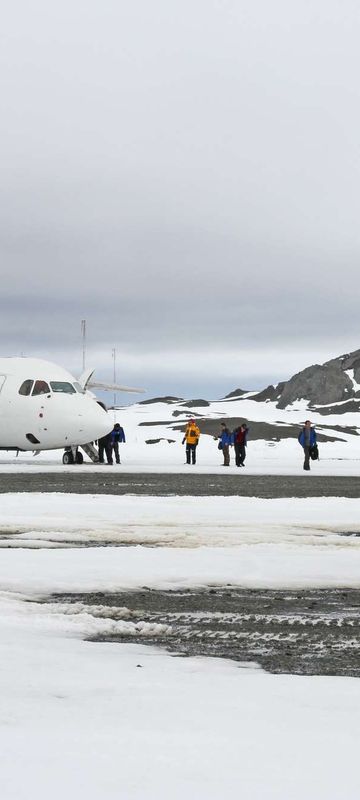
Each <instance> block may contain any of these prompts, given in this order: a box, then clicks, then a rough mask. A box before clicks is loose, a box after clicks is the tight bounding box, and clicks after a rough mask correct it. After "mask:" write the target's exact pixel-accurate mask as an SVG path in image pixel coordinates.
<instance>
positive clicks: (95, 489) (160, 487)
mask: <svg viewBox="0 0 360 800" xmlns="http://www.w3.org/2000/svg"><path fill="white" fill-rule="evenodd" d="M4 492H64V493H70V494H112V495H123V494H135V495H150V496H158V497H161V496H169V495H190V496H203V495H213V496H214V495H219V496H220V495H221V496H228V497H230V496H242V497H260V498H273V497H360V479H359V478H357V477H349V476H335V475H334V476H327V475H324V476H320V475H311V474H307V475H302V474H301V475H248V474H247V475H246V474H244V473H243V471H241V473H239V474H238V473H236V474H235V475H234V474H227V475H222V474H221V475H218V474H213V473H209V474H205V473H202V474H196V473H194V472H192V473H191V474H190V473H189V474H183V473H165V472H164V473H158V472H157V473H155V472H154V473H146V472H145V473H141V472H139V473H134V472H128V473H127V472H123V471H122V470H121V471H120V470H119V471H115V472H112V471H111V472H104V473H101V472H99V471H96V472H95V471H94V472H93V473H86V472H83V471H82V472H77V471H76V467H75V468H74V471H73V472H60V473H59V472H56V473H50V472H39V473H26V472H16V473H14V472H13V473H7V472H2V473H1V475H0V493H4Z"/></svg>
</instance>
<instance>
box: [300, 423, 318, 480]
mask: <svg viewBox="0 0 360 800" xmlns="http://www.w3.org/2000/svg"><path fill="white" fill-rule="evenodd" d="M298 442H299V444H301V447H303V449H304V456H305V458H304V469H310V450H311V448H312V447H314V445H315V444H316V433H315V429H314V428H312V427H311V422H310V420H309V419H307V420H306V422H305V425H304V427H303V428H302V430H301V431H300V433H299V436H298Z"/></svg>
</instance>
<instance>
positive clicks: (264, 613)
mask: <svg viewBox="0 0 360 800" xmlns="http://www.w3.org/2000/svg"><path fill="white" fill-rule="evenodd" d="M52 599H54V598H52ZM56 599H59V600H61V601H62V602H63V601H64V600H65V601H67V602H71V603H72V602H77V601H80V602H82V603H85V604H89V612H90V613H94V609H96V608H97V609H98V611H97V612H95V613H96V616H97V617H98V616H104V617H106V618H110V619H111V618H112V619H115V620H118V619H122V618H124V619H127V620H129V619H130V620H131V621H132V622H134V623H135V624H138V625H139V632H138V634H135V635H131V636H126V635H121V636H119V635H117V636H116V635H115V636H114V635H112V636H102V637H96V638H95V639H94V641H118V642H124V641H128V642H134V641H136V642H139V643H142V644H144V643H145V642H147V643H149V644H156V645H159V646H161V647H164V648H165V649H167V650H169V651H170V652H172V653H174V654H177V655H191V656H216V657H222V658H232V659H234V660H236V661H243V662H249V661H250V662H256V663H257V664H258V665H259V666H261V667H263V668H264V669H266V670H267V671H269V672H277V673H292V674H298V675H348V676H354V677H360V661H359V631H360V615H359V610H360V591H359V590H357V589H340V590H339V589H307V590H301V591H300V590H295V591H294V590H292V591H291V590H281V589H277V590H270V589H268V590H263V589H252V590H246V589H237V588H234V587H231V586H224V587H220V588H219V587H217V588H210V589H208V590H203V591H198V590H184V591H170V592H165V591H155V590H150V589H145V588H144V589H143V590H141V591H136V592H124V593H123V592H120V593H114V594H103V593H91V594H82V595H63V596H60V595H57V596H56ZM124 607H125V610H124ZM100 609H101V610H100ZM144 622H145V623H149V624H150V625H153V626H154V634H153V635H148V636H146V637H144V635H143V634H142V633H141V626H142V624H143V623H144ZM161 626H162V627H161Z"/></svg>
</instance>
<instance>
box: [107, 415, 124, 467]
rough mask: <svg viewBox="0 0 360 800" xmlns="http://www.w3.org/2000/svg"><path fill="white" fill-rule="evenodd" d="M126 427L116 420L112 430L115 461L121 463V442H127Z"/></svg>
mask: <svg viewBox="0 0 360 800" xmlns="http://www.w3.org/2000/svg"><path fill="white" fill-rule="evenodd" d="M125 442H126V439H125V433H124V428H122V427H121V425H120V423H119V422H115V425H114V427H113V430H112V431H111V446H112V449H113V451H114V455H115V461H116V463H117V464H120V453H119V444H122V443H124V444H125Z"/></svg>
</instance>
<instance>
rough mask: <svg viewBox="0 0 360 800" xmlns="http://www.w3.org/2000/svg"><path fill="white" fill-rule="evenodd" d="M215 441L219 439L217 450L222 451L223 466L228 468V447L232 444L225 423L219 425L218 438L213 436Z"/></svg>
mask: <svg viewBox="0 0 360 800" xmlns="http://www.w3.org/2000/svg"><path fill="white" fill-rule="evenodd" d="M215 439H219V449H220V450H222V453H223V456H224V463H223V466H224V467H230V445H232V444H233V437H232V433H231V431H229V428H227V427H226V425H225V422H222V423H221V432H220V436H215Z"/></svg>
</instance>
